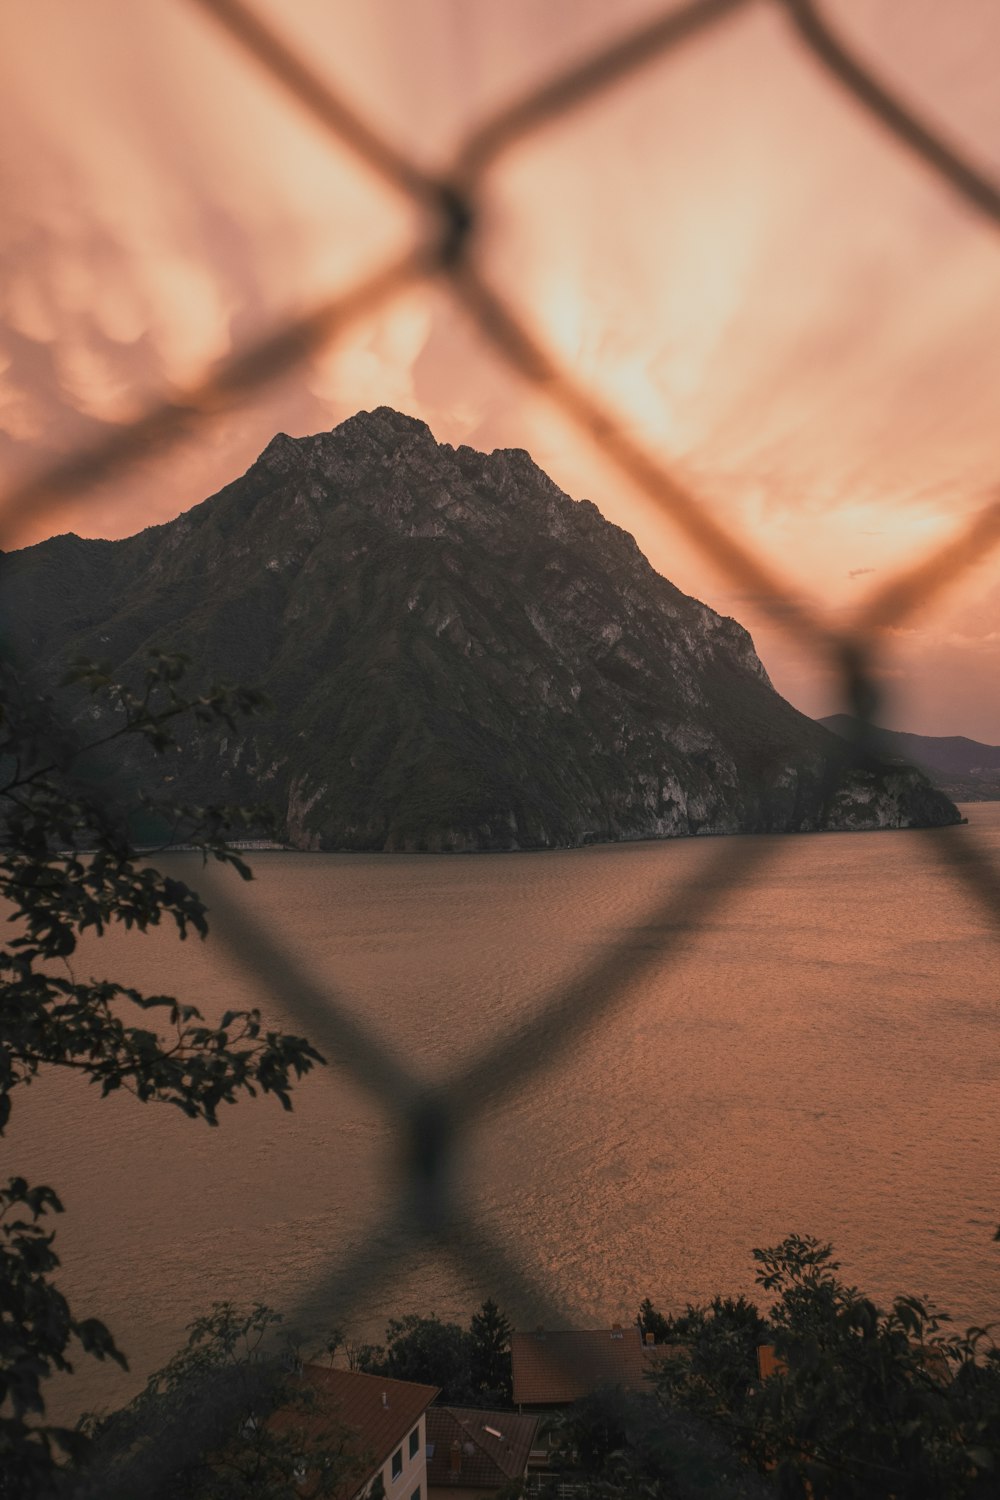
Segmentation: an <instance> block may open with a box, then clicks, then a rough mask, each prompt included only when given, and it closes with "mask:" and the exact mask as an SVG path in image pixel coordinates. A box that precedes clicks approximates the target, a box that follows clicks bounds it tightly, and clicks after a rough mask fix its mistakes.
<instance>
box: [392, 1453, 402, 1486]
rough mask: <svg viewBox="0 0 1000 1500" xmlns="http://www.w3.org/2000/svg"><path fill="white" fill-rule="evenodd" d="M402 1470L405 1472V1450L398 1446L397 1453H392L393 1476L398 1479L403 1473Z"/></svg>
mask: <svg viewBox="0 0 1000 1500" xmlns="http://www.w3.org/2000/svg"><path fill="white" fill-rule="evenodd" d="M402 1472H403V1450H402V1448H397V1449H396V1451H395V1453H394V1454H393V1455H392V1477H393V1479H398V1478H399V1476H400V1474H402Z"/></svg>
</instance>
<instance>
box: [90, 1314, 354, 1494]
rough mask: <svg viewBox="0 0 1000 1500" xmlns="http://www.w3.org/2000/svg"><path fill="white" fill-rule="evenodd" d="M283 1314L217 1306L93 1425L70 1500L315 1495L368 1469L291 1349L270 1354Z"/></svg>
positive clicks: (336, 1487) (337, 1487) (332, 1489)
mask: <svg viewBox="0 0 1000 1500" xmlns="http://www.w3.org/2000/svg"><path fill="white" fill-rule="evenodd" d="M280 1324H281V1315H280V1314H279V1313H276V1312H274V1311H273V1310H272V1309H270V1308H268V1307H265V1306H263V1305H262V1304H260V1303H258V1304H256V1305H255V1306H254V1307H252V1308H250V1309H249V1310H241V1309H239V1308H237V1307H235V1306H234V1304H233V1303H231V1302H217V1303H215V1304H214V1305H213V1307H212V1310H211V1312H210V1313H209V1314H208V1315H207V1316H205V1317H203V1318H198V1319H197V1320H196V1321H195V1322H193V1323H192V1324H191V1325H190V1328H189V1336H188V1340H187V1343H186V1345H185V1346H184V1348H183V1349H181V1350H180V1352H179V1353H178V1354H176V1355H175V1356H174V1357H173V1359H172V1360H170V1362H169V1363H168V1364H167V1365H166V1366H165V1367H164V1369H162V1370H159V1371H158V1372H157V1373H156V1374H155V1375H153V1376H151V1378H150V1379H149V1381H148V1382H147V1385H146V1388H145V1390H143V1391H142V1392H141V1394H140V1395H139V1396H137V1397H136V1398H135V1400H134V1401H132V1402H130V1403H129V1405H128V1406H126V1407H125V1408H123V1409H122V1410H121V1411H119V1412H115V1413H114V1414H113V1415H112V1416H111V1417H108V1418H105V1419H104V1420H102V1421H98V1422H92V1423H91V1432H92V1442H91V1445H90V1448H89V1451H88V1453H87V1456H86V1461H85V1463H84V1464H82V1465H81V1466H79V1467H78V1470H77V1475H76V1478H75V1482H74V1485H73V1491H72V1493H73V1500H133V1497H135V1496H137V1495H141V1496H143V1500H287V1497H288V1496H289V1495H291V1494H295V1493H296V1492H297V1487H298V1486H299V1485H300V1484H303V1483H305V1482H306V1481H308V1486H309V1488H308V1493H309V1494H310V1496H312V1497H314V1500H321V1497H323V1496H329V1495H334V1494H337V1493H338V1492H340V1491H341V1490H342V1489H343V1487H344V1486H345V1485H347V1486H348V1487H350V1486H349V1485H348V1482H349V1481H351V1480H353V1481H355V1483H356V1484H360V1483H361V1481H362V1480H363V1479H364V1477H365V1474H366V1473H367V1472H368V1468H369V1464H368V1462H367V1455H365V1454H363V1453H361V1452H360V1451H359V1450H358V1447H357V1439H356V1435H355V1434H353V1433H352V1432H351V1431H350V1430H349V1429H348V1428H346V1427H345V1426H343V1424H341V1423H340V1422H338V1421H337V1420H336V1418H335V1417H334V1416H332V1415H331V1414H330V1413H329V1412H327V1411H324V1410H323V1408H322V1406H321V1404H320V1402H319V1400H318V1399H317V1396H316V1393H315V1391H314V1389H313V1388H312V1387H311V1386H310V1384H309V1383H308V1381H307V1380H306V1379H305V1378H304V1377H303V1376H302V1374H301V1373H300V1366H299V1361H298V1359H297V1352H296V1351H295V1350H294V1349H293V1348H291V1347H289V1348H286V1349H285V1351H283V1353H278V1352H276V1351H275V1348H274V1340H273V1337H272V1335H273V1334H274V1332H275V1330H276V1329H277V1328H278V1327H279V1326H280Z"/></svg>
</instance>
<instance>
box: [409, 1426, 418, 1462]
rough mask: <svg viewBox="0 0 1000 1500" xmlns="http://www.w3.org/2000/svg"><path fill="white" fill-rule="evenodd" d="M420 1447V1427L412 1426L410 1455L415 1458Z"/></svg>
mask: <svg viewBox="0 0 1000 1500" xmlns="http://www.w3.org/2000/svg"><path fill="white" fill-rule="evenodd" d="M419 1447H420V1428H419V1427H414V1429H413V1431H412V1432H411V1433H410V1457H411V1458H416V1456H417V1449H418V1448H419Z"/></svg>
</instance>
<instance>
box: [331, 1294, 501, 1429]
mask: <svg viewBox="0 0 1000 1500" xmlns="http://www.w3.org/2000/svg"><path fill="white" fill-rule="evenodd" d="M510 1333H511V1328H510V1323H509V1321H508V1319H507V1318H506V1317H505V1316H504V1314H503V1313H502V1312H501V1311H500V1309H499V1307H498V1306H497V1304H496V1303H495V1302H494V1301H493V1300H492V1299H490V1300H488V1301H486V1302H484V1303H483V1305H482V1307H481V1308H480V1309H479V1311H478V1312H477V1313H473V1315H472V1320H471V1324H470V1327H469V1328H468V1329H464V1328H460V1327H459V1325H458V1324H457V1323H442V1322H441V1320H440V1319H439V1318H435V1317H430V1318H422V1317H419V1316H418V1315H417V1314H416V1313H408V1314H407V1315H406V1316H405V1317H402V1318H390V1319H389V1323H388V1326H387V1327H386V1342H385V1345H384V1346H383V1345H365V1346H363V1347H362V1348H361V1349H360V1350H357V1351H355V1355H354V1363H355V1365H356V1366H357V1368H358V1369H360V1370H365V1371H367V1372H368V1373H369V1374H372V1375H389V1376H391V1377H392V1378H393V1379H395V1380H415V1381H417V1382H418V1383H419V1384H421V1385H436V1386H438V1387H440V1390H441V1397H440V1399H441V1400H442V1401H443V1402H446V1403H448V1404H450V1405H452V1406H479V1407H493V1406H507V1405H509V1403H510V1400H511V1372H510Z"/></svg>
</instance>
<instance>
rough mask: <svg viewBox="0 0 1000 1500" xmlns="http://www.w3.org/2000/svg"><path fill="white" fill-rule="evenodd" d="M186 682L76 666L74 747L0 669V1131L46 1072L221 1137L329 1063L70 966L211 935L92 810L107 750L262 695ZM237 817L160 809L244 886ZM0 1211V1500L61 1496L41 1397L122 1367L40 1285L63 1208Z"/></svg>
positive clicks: (72, 678)
mask: <svg viewBox="0 0 1000 1500" xmlns="http://www.w3.org/2000/svg"><path fill="white" fill-rule="evenodd" d="M185 668H186V661H185V659H184V658H181V657H176V656H164V655H162V654H161V653H158V652H157V653H153V655H152V656H151V658H150V664H149V667H148V669H147V671H146V673H145V677H144V681H143V683H142V686H141V688H140V689H139V690H133V689H131V688H129V687H127V686H123V685H122V684H119V683H116V682H114V681H113V680H112V679H111V677H110V675H109V673H108V672H107V671H105V670H103V669H102V668H99V667H97V666H94V665H93V664H92V663H89V662H78V663H77V664H76V666H75V667H74V669H73V670H72V672H71V673H69V674H68V676H67V679H66V684H65V686H66V690H67V691H70V690H72V691H73V692H75V693H76V694H78V695H82V702H83V704H84V705H85V706H86V705H88V704H91V705H92V706H93V710H94V712H93V713H92V714H90V715H88V717H89V719H90V721H91V722H96V721H97V720H98V719H100V720H109V721H110V723H111V727H110V728H107V729H106V730H105V731H104V732H103V733H102V734H100V735H99V736H98V737H97V738H96V739H95V740H92V741H90V742H88V743H86V744H81V743H79V742H78V741H77V740H76V738H75V737H74V736H73V734H72V733H71V732H70V731H68V730H67V729H66V727H65V725H64V724H60V722H59V721H58V719H57V717H56V714H55V711H54V705H53V703H52V702H51V700H49V699H47V698H45V697H42V696H40V695H38V694H36V693H34V692H33V691H31V689H30V688H28V687H26V686H25V685H24V684H23V683H22V681H21V680H20V679H19V678H18V676H17V674H16V673H14V672H13V671H12V670H11V669H10V668H9V667H0V819H2V831H0V898H2V899H3V900H4V903H5V906H6V909H7V913H8V926H9V930H10V932H11V936H10V937H9V938H8V940H7V943H6V945H5V947H4V948H3V949H2V950H0V1132H2V1131H3V1130H4V1129H5V1128H6V1127H7V1125H8V1123H9V1120H10V1117H11V1111H12V1106H13V1103H14V1100H15V1098H16V1096H17V1090H18V1089H19V1088H20V1087H22V1086H27V1085H29V1084H30V1083H31V1081H32V1080H33V1079H34V1078H35V1076H36V1075H37V1074H38V1072H39V1070H40V1069H41V1068H44V1067H58V1068H66V1069H72V1070H74V1071H76V1072H79V1073H82V1074H83V1075H84V1076H86V1077H87V1078H89V1079H90V1080H91V1081H92V1082H93V1083H96V1084H97V1085H98V1086H99V1088H100V1091H101V1094H102V1095H107V1094H109V1093H111V1092H112V1091H114V1090H117V1089H126V1090H128V1091H130V1092H131V1093H133V1094H134V1095H135V1097H136V1098H137V1099H139V1100H142V1101H144V1102H146V1101H156V1102H160V1103H168V1104H171V1105H174V1106H175V1107H176V1108H179V1109H180V1110H182V1111H183V1112H184V1113H185V1114H187V1115H189V1116H191V1117H192V1118H195V1119H203V1120H205V1121H207V1122H208V1123H209V1124H210V1125H214V1124H216V1123H217V1121H218V1111H219V1108H220V1106H221V1105H223V1104H231V1103H233V1102H235V1100H236V1099H237V1097H238V1096H240V1095H241V1094H243V1095H254V1094H256V1093H258V1092H262V1093H271V1094H274V1096H275V1097H276V1098H277V1099H278V1100H279V1101H280V1102H281V1104H282V1106H283V1107H284V1108H285V1109H289V1108H291V1097H290V1090H291V1088H292V1085H293V1082H294V1080H296V1079H298V1078H301V1077H302V1076H303V1075H304V1074H305V1073H307V1072H308V1071H309V1070H310V1069H311V1068H312V1067H313V1066H314V1064H315V1063H317V1062H321V1061H322V1059H321V1058H320V1056H319V1054H318V1053H317V1052H316V1051H315V1050H314V1049H313V1048H312V1047H310V1046H309V1044H308V1043H307V1042H306V1041H304V1040H303V1039H302V1038H301V1037H295V1036H285V1035H283V1034H281V1033H278V1032H273V1031H264V1030H263V1029H262V1025H261V1019H260V1015H259V1013H258V1012H256V1011H253V1010H250V1011H239V1012H236V1011H232V1012H228V1013H227V1014H226V1015H224V1016H222V1018H221V1020H220V1021H219V1022H217V1023H210V1022H208V1021H206V1020H205V1019H203V1017H202V1016H201V1014H200V1012H199V1011H198V1010H197V1009H196V1008H195V1007H194V1006H191V1005H182V1004H180V1003H178V1002H177V1001H176V1000H175V999H173V998H172V997H170V996H167V995H152V996H145V995H142V994H140V993H139V992H138V991H136V990H134V989H131V988H128V987H126V986H123V985H120V984H118V983H116V982H114V981H113V980H110V979H83V978H80V977H79V976H78V975H77V974H76V973H75V972H74V970H73V969H72V967H71V959H72V957H73V954H74V952H75V950H76V947H77V943H78V941H79V939H80V937H81V936H82V935H84V934H86V933H93V934H97V935H100V934H102V933H103V932H104V931H105V930H106V929H107V928H108V927H109V926H110V925H112V924H119V925H121V926H123V927H126V928H136V929H138V930H140V931H145V930H147V929H148V928H150V927H155V926H159V925H161V924H163V923H172V924H173V925H174V926H175V928H176V930H177V933H178V936H179V937H180V938H182V939H183V938H186V937H187V936H188V935H189V934H190V933H197V934H198V935H199V936H201V937H204V936H205V935H206V933H207V931H208V924H207V918H206V911H205V906H204V904H203V903H202V901H201V900H200V899H199V897H198V895H197V893H196V892H195V891H194V890H192V889H191V888H190V887H189V886H188V885H187V884H186V883H185V882H183V881H181V880H177V879H175V878H173V877H171V876H167V875H163V874H161V873H160V872H158V871H157V870H156V869H155V868H153V867H152V866H151V865H150V864H149V863H148V860H147V859H146V858H144V857H141V856H140V855H139V854H138V853H137V851H136V850H135V848H134V845H133V842H132V840H131V838H130V832H129V821H128V817H127V815H126V812H125V810H124V809H122V808H121V807H116V806H114V804H113V803H110V804H109V801H108V799H107V798H105V797H104V796H102V795H101V786H102V782H103V781H104V780H105V777H104V775H103V772H104V769H105V768H104V765H103V762H102V759H101V757H102V755H103V754H104V752H105V751H106V750H107V748H108V747H109V746H110V745H111V744H112V743H113V742H119V741H122V740H126V739H128V740H138V741H141V742H142V743H143V744H145V745H146V746H147V747H148V748H149V750H150V752H151V753H153V754H154V755H162V754H164V753H166V752H168V751H169V749H170V747H171V745H172V744H173V740H172V738H171V736H172V732H173V727H174V725H175V724H177V723H179V722H181V721H184V720H192V721H193V722H194V723H196V724H202V725H216V724H222V725H226V726H234V725H235V724H236V722H237V718H238V717H239V716H242V715H245V714H247V713H251V712H254V711H256V710H257V709H258V708H259V707H260V706H261V699H260V696H259V695H258V694H255V693H252V692H249V691H246V690H242V689H227V688H217V687H216V688H211V689H209V690H208V691H207V692H206V693H203V694H198V695H194V696H190V695H187V694H185V693H184V692H182V690H181V683H182V678H183V675H184V672H185ZM148 805H150V806H151V804H148ZM243 817H244V813H243V812H241V811H240V810H237V811H236V812H233V811H231V810H226V809H222V808H217V807H180V808H173V809H171V810H170V812H169V824H170V829H171V835H172V837H173V838H174V839H180V840H183V841H184V842H185V843H186V844H189V845H190V844H193V845H195V846H197V847H198V848H200V849H201V851H202V855H203V858H205V859H208V858H213V859H215V860H217V861H220V862H222V863H225V864H230V865H232V866H234V868H235V869H236V870H237V871H238V873H239V874H240V875H241V876H242V878H243V879H249V878H250V871H249V870H248V869H247V867H246V865H245V864H244V863H243V862H242V861H241V860H240V859H239V857H238V855H236V854H235V853H234V852H233V851H232V850H230V849H229V848H228V846H227V843H226V839H227V837H228V836H229V834H230V833H231V832H232V831H233V830H234V829H235V828H237V827H239V826H240V823H241V822H242V821H243ZM135 1012H139V1013H140V1014H141V1015H142V1017H143V1024H136V1023H135V1020H134V1019H133V1017H134V1014H135ZM147 1018H148V1019H147ZM0 1204H2V1206H3V1217H2V1235H0V1247H2V1257H3V1259H2V1270H3V1280H2V1282H0V1410H2V1421H0V1471H2V1473H3V1481H4V1488H3V1490H2V1491H0V1493H2V1494H3V1495H4V1496H5V1497H8V1496H10V1497H13V1496H21V1495H24V1496H31V1497H35V1496H38V1495H41V1494H43V1493H44V1491H45V1487H46V1485H50V1484H51V1483H54V1478H55V1462H56V1455H57V1451H58V1450H60V1449H61V1450H63V1451H64V1452H71V1451H72V1452H76V1451H78V1450H79V1448H80V1446H81V1445H80V1442H79V1441H78V1440H77V1439H75V1438H72V1437H71V1436H70V1435H68V1434H67V1433H66V1432H65V1430H63V1429H57V1428H52V1427H48V1428H47V1427H45V1426H44V1425H43V1424H41V1423H34V1424H32V1422H31V1421H29V1418H30V1417H32V1415H34V1416H36V1417H37V1416H39V1415H41V1414H42V1413H43V1411H44V1402H43V1397H42V1382H43V1381H44V1379H45V1378H46V1377H47V1376H48V1375H49V1374H50V1373H51V1372H52V1371H53V1370H56V1369H59V1370H71V1369H72V1364H71V1360H70V1350H71V1349H72V1347H73V1346H74V1345H79V1346H80V1347H82V1348H83V1349H84V1350H85V1351H86V1352H87V1353H90V1354H93V1355H96V1356H97V1357H98V1358H105V1357H111V1358H114V1359H117V1360H118V1361H119V1362H123V1358H122V1355H121V1354H120V1352H119V1351H118V1350H117V1349H116V1347H115V1345H114V1342H113V1340H112V1338H111V1336H110V1334H109V1333H108V1331H107V1329H105V1328H104V1327H103V1325H102V1324H100V1323H97V1322H96V1321H94V1320H92V1319H85V1320H78V1319H76V1318H75V1317H74V1316H73V1315H71V1314H70V1312H69V1309H68V1308H67V1306H66V1303H65V1300H64V1299H63V1298H62V1297H61V1295H60V1294H59V1293H57V1292H56V1291H55V1288H54V1287H53V1286H52V1284H51V1282H50V1281H49V1279H48V1278H49V1276H50V1273H51V1272H52V1271H54V1270H55V1269H56V1268H57V1266H58V1264H59V1262H58V1259H57V1257H56V1255H55V1252H54V1251H53V1249H52V1235H51V1233H48V1234H47V1233H44V1232H43V1231H42V1229H41V1228H40V1226H39V1225H38V1222H37V1221H38V1219H39V1218H40V1217H41V1216H42V1215H43V1214H45V1213H46V1212H48V1211H59V1208H60V1205H59V1201H58V1198H57V1197H56V1195H55V1193H54V1192H53V1191H52V1190H51V1189H50V1188H47V1187H29V1185H28V1184H27V1183H26V1182H25V1181H24V1180H23V1179H22V1178H12V1179H11V1181H10V1183H9V1184H8V1186H7V1188H6V1189H5V1190H4V1191H3V1195H2V1197H0ZM25 1212H27V1213H28V1214H30V1216H31V1217H30V1220H29V1219H28V1218H26V1217H25V1216H24V1214H25ZM12 1213H13V1214H16V1216H15V1217H12V1216H11V1215H12Z"/></svg>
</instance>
